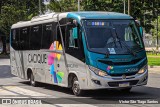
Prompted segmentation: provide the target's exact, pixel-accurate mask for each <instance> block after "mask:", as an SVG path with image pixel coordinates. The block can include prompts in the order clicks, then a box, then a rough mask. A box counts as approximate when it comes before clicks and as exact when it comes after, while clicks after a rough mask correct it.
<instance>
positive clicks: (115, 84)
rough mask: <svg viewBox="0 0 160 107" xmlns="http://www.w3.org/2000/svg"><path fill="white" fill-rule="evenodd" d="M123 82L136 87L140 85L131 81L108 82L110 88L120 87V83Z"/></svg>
mask: <svg viewBox="0 0 160 107" xmlns="http://www.w3.org/2000/svg"><path fill="white" fill-rule="evenodd" d="M123 82H129V84H130V85H136V84H137V83H138V80H131V81H119V82H108V85H109V86H110V87H119V84H120V83H123Z"/></svg>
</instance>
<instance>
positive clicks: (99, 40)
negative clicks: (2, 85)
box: [10, 12, 148, 95]
mask: <svg viewBox="0 0 160 107" xmlns="http://www.w3.org/2000/svg"><path fill="white" fill-rule="evenodd" d="M142 35H143V34H142V32H141V31H140V26H137V23H136V21H135V20H134V19H133V18H132V17H131V16H129V15H126V14H121V13H116V12H67V13H50V14H46V15H41V16H36V17H33V18H32V19H31V20H30V21H21V22H18V23H16V24H14V25H12V27H11V36H10V44H11V48H10V60H11V72H12V74H13V75H16V76H18V77H20V78H22V79H28V80H30V83H31V85H33V86H36V85H37V82H42V83H48V84H54V85H58V86H62V87H69V88H71V89H72V90H73V93H74V94H75V95H81V94H82V92H83V91H84V90H93V89H107V88H116V89H120V90H123V91H129V90H130V89H131V88H132V87H134V86H141V85H146V84H147V80H148V66H147V57H146V52H145V48H144V44H143V40H142Z"/></svg>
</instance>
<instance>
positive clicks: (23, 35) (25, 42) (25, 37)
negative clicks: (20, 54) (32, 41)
mask: <svg viewBox="0 0 160 107" xmlns="http://www.w3.org/2000/svg"><path fill="white" fill-rule="evenodd" d="M20 49H21V50H28V49H29V27H27V28H21V29H20Z"/></svg>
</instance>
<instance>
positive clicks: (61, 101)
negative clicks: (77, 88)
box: [0, 59, 160, 107]
mask: <svg viewBox="0 0 160 107" xmlns="http://www.w3.org/2000/svg"><path fill="white" fill-rule="evenodd" d="M9 64H10V62H9V59H0V98H34V99H39V98H42V99H41V100H42V102H43V103H47V104H49V105H48V106H56V107H62V106H67V107H68V106H69V107H70V106H71V104H72V106H74V107H79V106H80V107H81V106H82V104H84V106H86V107H93V106H99V107H105V106H109V107H113V106H120V107H125V106H127V107H128V106H136V107H139V106H146V107H159V106H160V100H159V104H145V105H144V104H116V102H117V103H120V102H119V101H121V100H123V101H124V100H127V101H132V100H133V103H134V101H138V100H139V103H143V102H140V101H147V100H149V101H153V100H154V101H158V99H160V72H153V73H152V71H149V80H148V84H147V85H146V86H140V87H134V88H133V89H132V90H131V92H130V93H122V92H120V91H117V90H92V91H86V94H85V95H84V96H83V97H76V96H74V95H73V94H72V91H71V90H70V89H68V88H62V87H58V86H53V85H48V84H42V83H41V84H39V87H32V86H30V85H29V82H28V81H26V80H22V79H20V78H18V77H15V76H13V75H12V74H11V73H10V65H9ZM0 102H1V101H0ZM52 103H56V104H52ZM57 103H58V104H57ZM68 104H69V105H68ZM106 104H107V105H106ZM0 106H1V105H0ZM3 106H5V105H3ZM7 107H8V106H7ZM25 107H26V106H25Z"/></svg>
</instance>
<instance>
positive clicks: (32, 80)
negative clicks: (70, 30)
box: [31, 74, 34, 85]
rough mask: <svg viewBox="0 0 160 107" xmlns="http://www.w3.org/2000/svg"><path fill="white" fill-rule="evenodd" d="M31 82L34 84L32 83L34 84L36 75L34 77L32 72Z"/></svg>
mask: <svg viewBox="0 0 160 107" xmlns="http://www.w3.org/2000/svg"><path fill="white" fill-rule="evenodd" d="M31 84H32V85H33V84H34V77H33V74H31Z"/></svg>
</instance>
